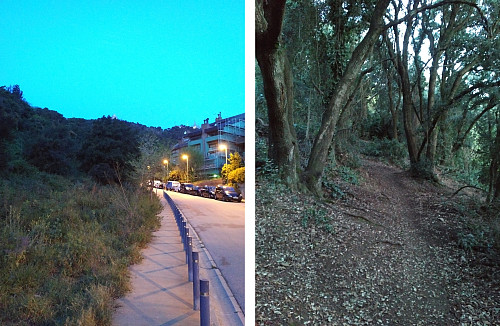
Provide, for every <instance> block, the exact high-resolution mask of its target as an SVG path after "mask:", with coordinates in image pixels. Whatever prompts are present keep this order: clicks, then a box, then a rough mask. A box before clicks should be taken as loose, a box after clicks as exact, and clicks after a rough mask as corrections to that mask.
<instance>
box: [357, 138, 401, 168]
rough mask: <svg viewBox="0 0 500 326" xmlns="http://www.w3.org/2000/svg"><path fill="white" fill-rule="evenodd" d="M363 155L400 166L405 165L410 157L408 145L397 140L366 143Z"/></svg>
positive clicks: (385, 139) (377, 140) (376, 140)
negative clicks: (382, 159) (383, 159)
mask: <svg viewBox="0 0 500 326" xmlns="http://www.w3.org/2000/svg"><path fill="white" fill-rule="evenodd" d="M362 153H363V154H365V155H368V156H375V157H382V158H385V159H388V160H389V161H390V162H392V163H395V164H397V165H399V166H404V165H405V160H406V158H407V156H408V152H407V149H406V144H405V143H401V142H399V141H397V140H395V139H387V138H383V139H374V140H372V141H369V142H366V143H365V146H363V148H362Z"/></svg>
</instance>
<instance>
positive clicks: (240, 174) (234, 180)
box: [227, 167, 245, 184]
mask: <svg viewBox="0 0 500 326" xmlns="http://www.w3.org/2000/svg"><path fill="white" fill-rule="evenodd" d="M227 182H228V183H229V184H238V183H244V182H245V167H242V168H238V169H236V170H233V171H231V172H230V173H229V174H228V176H227Z"/></svg>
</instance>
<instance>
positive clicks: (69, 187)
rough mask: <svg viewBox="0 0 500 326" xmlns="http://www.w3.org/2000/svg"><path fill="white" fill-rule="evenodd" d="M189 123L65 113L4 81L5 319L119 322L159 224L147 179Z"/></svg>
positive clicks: (1, 279)
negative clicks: (155, 124) (148, 123)
mask: <svg viewBox="0 0 500 326" xmlns="http://www.w3.org/2000/svg"><path fill="white" fill-rule="evenodd" d="M185 129H187V127H175V128H172V129H168V130H162V129H161V128H148V127H145V126H142V125H138V124H131V123H128V122H125V121H121V120H117V119H112V118H110V117H103V118H101V119H97V120H84V119H66V118H64V117H63V116H62V115H61V114H59V113H57V112H55V111H52V110H49V109H47V108H44V109H40V108H33V107H31V106H30V105H29V104H28V103H27V102H26V101H25V100H24V98H23V92H22V91H21V89H20V87H19V86H17V85H16V86H12V87H1V88H0V253H1V255H0V324H2V325H89V326H90V325H109V324H110V323H111V313H112V310H113V299H115V298H117V297H118V296H121V295H123V294H124V293H125V292H126V291H127V289H128V286H129V285H128V284H129V283H128V271H127V267H128V265H129V264H131V263H134V262H137V261H138V260H139V259H140V254H139V248H140V247H142V246H144V245H145V244H146V243H147V242H148V241H149V238H150V236H151V232H152V230H154V229H155V228H157V227H158V226H159V220H158V216H157V214H158V213H159V210H160V209H161V206H160V204H159V201H158V200H157V198H156V196H154V197H153V196H150V195H149V193H148V191H147V189H146V188H144V187H141V185H145V184H146V183H145V179H143V178H142V177H143V176H144V177H151V176H150V175H148V173H147V171H149V170H148V169H147V166H150V165H151V166H152V165H153V163H155V164H161V161H159V162H160V163H157V162H155V161H152V160H156V159H157V158H159V157H162V156H163V155H164V154H165V155H166V154H168V153H167V151H166V150H165V149H166V148H170V147H171V145H172V144H174V143H175V142H176V141H177V137H178V134H179V133H181V134H182V133H183V132H184V131H185ZM159 151H163V152H162V153H161V154H155V155H151V153H157V152H159Z"/></svg>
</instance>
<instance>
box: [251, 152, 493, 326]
mask: <svg viewBox="0 0 500 326" xmlns="http://www.w3.org/2000/svg"><path fill="white" fill-rule="evenodd" d="M360 165H361V166H360V167H359V169H358V170H357V171H355V172H353V171H351V170H346V169H338V170H337V171H336V173H332V180H331V182H330V184H329V185H335V187H334V188H331V187H330V188H328V184H327V185H326V186H327V188H328V189H329V193H327V194H325V198H324V199H323V200H318V198H316V197H313V196H310V195H308V194H305V193H300V192H298V193H290V192H289V191H287V190H286V188H284V186H282V185H281V184H280V182H279V179H278V177H277V175H276V174H274V173H275V172H276V171H275V170H274V169H273V167H272V166H270V165H269V164H267V165H265V166H262V167H260V168H259V171H258V175H257V179H256V235H255V237H256V320H257V324H259V325H308V324H309V325H495V324H497V323H498V320H500V291H499V289H500V260H499V257H500V256H499V252H500V241H499V237H498V234H500V232H499V230H498V228H497V229H495V225H496V226H498V222H499V219H500V217H499V214H498V210H496V211H495V210H494V209H491V210H490V211H487V209H486V208H485V207H482V208H481V204H480V203H479V199H478V198H477V197H475V196H474V194H469V195H465V194H464V193H463V192H460V193H459V194H457V195H455V196H453V193H454V192H455V191H456V190H457V188H454V187H450V186H449V185H447V184H448V183H446V182H443V184H435V183H430V182H428V181H418V180H416V179H413V178H411V177H410V175H409V173H408V172H405V171H404V170H402V169H400V168H399V167H396V166H393V165H390V164H388V163H384V162H380V161H377V160H374V159H373V158H366V157H365V158H363V159H361V160H360Z"/></svg>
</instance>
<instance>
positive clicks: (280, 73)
mask: <svg viewBox="0 0 500 326" xmlns="http://www.w3.org/2000/svg"><path fill="white" fill-rule="evenodd" d="M285 3H286V1H285V0H279V1H277V0H275V1H265V2H263V0H256V2H255V7H256V8H255V26H256V27H255V38H256V46H255V48H256V58H257V62H258V64H259V67H260V71H261V73H262V79H263V84H264V95H265V98H266V103H267V114H268V118H269V158H270V159H271V160H272V161H274V163H276V164H277V166H278V168H279V172H280V176H281V179H282V180H283V181H284V182H285V183H286V184H287V186H288V187H289V188H291V189H292V190H294V189H296V188H297V184H298V172H297V169H298V163H297V162H298V145H297V137H296V134H295V129H294V126H293V83H292V75H291V69H290V66H289V63H288V60H287V56H286V51H285V49H284V46H283V44H282V42H281V29H282V24H283V14H284V11H285Z"/></svg>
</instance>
